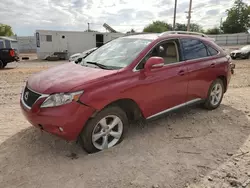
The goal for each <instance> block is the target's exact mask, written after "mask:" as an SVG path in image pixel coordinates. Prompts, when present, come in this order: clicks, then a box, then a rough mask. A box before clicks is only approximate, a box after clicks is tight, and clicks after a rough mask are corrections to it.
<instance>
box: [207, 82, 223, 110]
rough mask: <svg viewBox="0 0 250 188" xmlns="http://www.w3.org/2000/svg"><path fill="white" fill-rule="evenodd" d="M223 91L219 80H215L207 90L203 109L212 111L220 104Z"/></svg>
mask: <svg viewBox="0 0 250 188" xmlns="http://www.w3.org/2000/svg"><path fill="white" fill-rule="evenodd" d="M224 91H225V86H224V84H223V81H222V80H221V79H219V78H218V79H216V80H214V81H213V82H212V84H211V86H210V88H209V90H208V95H207V99H206V100H205V103H204V107H205V108H206V109H208V110H214V109H216V108H218V107H219V106H220V104H221V101H222V99H223V95H224Z"/></svg>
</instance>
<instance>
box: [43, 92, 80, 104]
mask: <svg viewBox="0 0 250 188" xmlns="http://www.w3.org/2000/svg"><path fill="white" fill-rule="evenodd" d="M82 93H83V91H78V92H73V93H57V94H53V95H50V96H49V97H48V98H47V99H46V100H45V101H44V102H43V103H42V105H41V108H47V107H55V106H61V105H64V104H67V103H70V102H72V101H78V99H79V98H80V96H81V95H82Z"/></svg>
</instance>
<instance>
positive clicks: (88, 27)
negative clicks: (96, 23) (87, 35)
mask: <svg viewBox="0 0 250 188" xmlns="http://www.w3.org/2000/svg"><path fill="white" fill-rule="evenodd" d="M89 30H90V29H89V23H88V32H89Z"/></svg>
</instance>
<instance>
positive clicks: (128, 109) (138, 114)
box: [92, 98, 144, 122]
mask: <svg viewBox="0 0 250 188" xmlns="http://www.w3.org/2000/svg"><path fill="white" fill-rule="evenodd" d="M110 106H118V107H120V108H121V109H122V110H123V111H124V112H125V113H126V115H127V117H128V119H129V121H130V122H131V121H136V120H139V119H140V118H144V115H143V113H142V110H141V108H140V107H139V105H138V104H137V103H136V102H135V101H134V100H133V99H129V98H122V99H118V100H115V101H112V102H110V103H109V104H107V105H105V106H104V107H103V108H102V109H100V110H98V111H96V113H94V114H93V115H92V117H94V116H95V115H96V114H97V113H98V112H100V111H101V110H103V109H105V108H108V107H110Z"/></svg>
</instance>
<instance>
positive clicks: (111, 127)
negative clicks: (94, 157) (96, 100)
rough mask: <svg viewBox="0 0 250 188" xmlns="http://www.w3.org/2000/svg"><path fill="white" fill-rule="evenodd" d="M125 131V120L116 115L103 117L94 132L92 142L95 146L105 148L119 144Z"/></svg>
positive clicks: (100, 148)
mask: <svg viewBox="0 0 250 188" xmlns="http://www.w3.org/2000/svg"><path fill="white" fill-rule="evenodd" d="M122 133H123V122H122V120H121V119H120V118H119V117H118V116H115V115H108V116H105V117H104V118H102V119H101V120H100V121H99V122H98V123H97V124H96V125H95V128H94V130H93V132H92V143H93V145H94V146H95V148H97V149H99V150H104V149H108V148H111V147H113V146H114V145H115V144H117V143H118V142H119V140H120V138H121V136H122Z"/></svg>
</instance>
